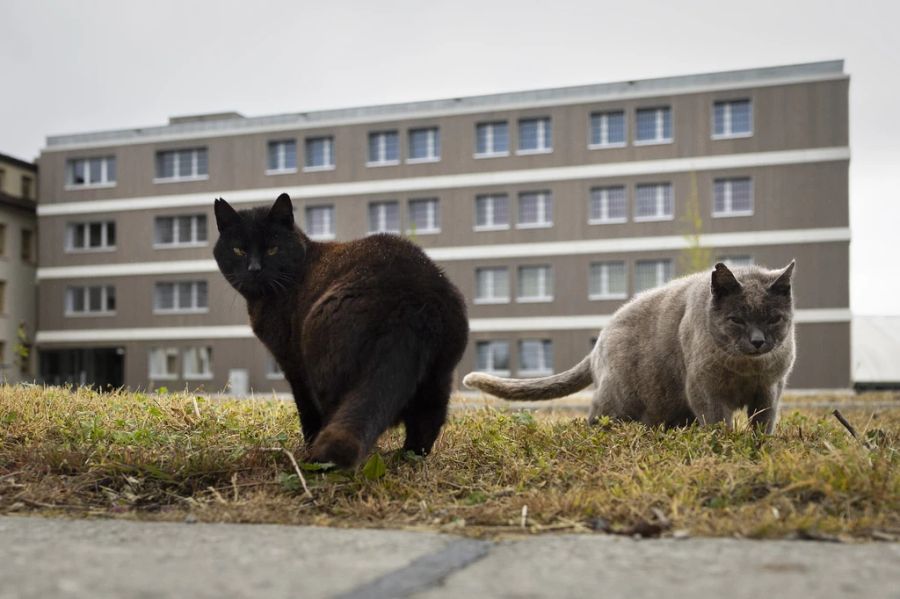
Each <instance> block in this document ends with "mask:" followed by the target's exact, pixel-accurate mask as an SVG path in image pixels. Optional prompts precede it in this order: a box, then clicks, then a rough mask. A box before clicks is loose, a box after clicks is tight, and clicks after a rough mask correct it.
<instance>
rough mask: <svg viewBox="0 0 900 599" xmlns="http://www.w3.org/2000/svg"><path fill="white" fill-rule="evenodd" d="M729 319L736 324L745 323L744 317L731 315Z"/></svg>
mask: <svg viewBox="0 0 900 599" xmlns="http://www.w3.org/2000/svg"><path fill="white" fill-rule="evenodd" d="M728 320H730V321H731V322H733V323H734V324H744V321H743V319H740V318H738V317H737V316H729V317H728Z"/></svg>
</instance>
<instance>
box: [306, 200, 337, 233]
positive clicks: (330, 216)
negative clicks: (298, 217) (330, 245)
mask: <svg viewBox="0 0 900 599" xmlns="http://www.w3.org/2000/svg"><path fill="white" fill-rule="evenodd" d="M323 209H324V210H326V211H327V214H328V219H327V221H328V224H329V225H330V226H329V232H328V233H311V232H310V228H309V221H310V219H309V213H310V210H323ZM334 210H335V208H334V204H317V205H315V206H306V207H305V208H304V210H303V225H304V232H305V233H306V234H307V235H308V236H309V238H310V239H313V240H316V241H330V240H332V239H334V238H335V224H334Z"/></svg>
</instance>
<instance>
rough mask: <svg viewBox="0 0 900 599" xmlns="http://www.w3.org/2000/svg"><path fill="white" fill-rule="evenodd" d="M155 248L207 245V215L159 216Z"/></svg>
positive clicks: (155, 225) (155, 226)
mask: <svg viewBox="0 0 900 599" xmlns="http://www.w3.org/2000/svg"><path fill="white" fill-rule="evenodd" d="M154 229H155V230H154V237H153V246H154V247H157V248H171V247H190V246H198V245H206V240H207V237H206V215H205V214H188V215H184V216H157V217H156V220H155V222H154Z"/></svg>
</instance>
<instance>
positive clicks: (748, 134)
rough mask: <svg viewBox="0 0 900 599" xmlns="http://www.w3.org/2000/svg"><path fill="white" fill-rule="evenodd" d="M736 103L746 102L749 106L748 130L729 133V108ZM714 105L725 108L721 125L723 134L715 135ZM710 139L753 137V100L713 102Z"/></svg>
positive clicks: (741, 99)
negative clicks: (723, 129) (722, 125)
mask: <svg viewBox="0 0 900 599" xmlns="http://www.w3.org/2000/svg"><path fill="white" fill-rule="evenodd" d="M737 102H748V103H749V104H750V130H749V131H745V132H740V133H734V132H732V131H731V119H732V117H731V107H732V105H733V104H736V103H737ZM716 104H723V105H724V106H725V114H724V115H723V123H724V127H725V132H724V133H716ZM709 126H710V131H711V132H712V135H711V136H710V137H711V138H712V139H741V138H743V137H753V128H754V118H753V98H734V99H731V100H713V103H712V114H711V115H710V121H709Z"/></svg>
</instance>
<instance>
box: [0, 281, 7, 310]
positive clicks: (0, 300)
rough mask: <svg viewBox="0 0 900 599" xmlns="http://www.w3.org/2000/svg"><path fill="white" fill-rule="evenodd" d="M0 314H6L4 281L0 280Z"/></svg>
mask: <svg viewBox="0 0 900 599" xmlns="http://www.w3.org/2000/svg"><path fill="white" fill-rule="evenodd" d="M0 314H6V281H3V280H0Z"/></svg>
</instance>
